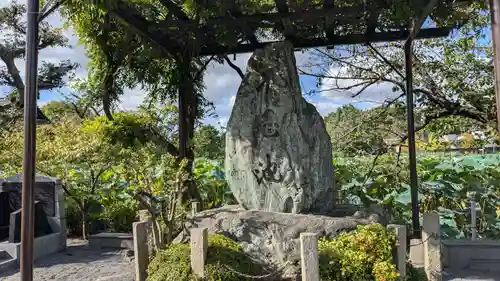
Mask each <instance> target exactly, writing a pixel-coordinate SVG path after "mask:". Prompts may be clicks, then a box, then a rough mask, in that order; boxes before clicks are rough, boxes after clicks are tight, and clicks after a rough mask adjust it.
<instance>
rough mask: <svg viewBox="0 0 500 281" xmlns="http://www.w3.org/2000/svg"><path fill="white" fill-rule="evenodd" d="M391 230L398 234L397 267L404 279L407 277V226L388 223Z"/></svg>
mask: <svg viewBox="0 0 500 281" xmlns="http://www.w3.org/2000/svg"><path fill="white" fill-rule="evenodd" d="M387 228H388V229H389V230H392V231H394V233H395V234H396V248H397V250H396V268H397V269H398V272H399V275H400V276H401V278H402V279H404V278H405V277H406V226H404V225H395V224H391V225H388V226H387Z"/></svg>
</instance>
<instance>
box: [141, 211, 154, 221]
mask: <svg viewBox="0 0 500 281" xmlns="http://www.w3.org/2000/svg"><path fill="white" fill-rule="evenodd" d="M150 220H151V214H149V211H148V210H144V209H142V210H139V221H150Z"/></svg>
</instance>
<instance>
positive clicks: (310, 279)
mask: <svg viewBox="0 0 500 281" xmlns="http://www.w3.org/2000/svg"><path fill="white" fill-rule="evenodd" d="M193 207H194V208H196V209H197V207H198V205H196V206H195V205H193ZM195 211H196V210H195ZM149 227H150V221H148V220H146V219H144V220H143V221H140V222H135V223H134V224H133V235H134V255H135V265H136V281H145V280H146V277H147V271H146V270H147V266H148V262H149V247H148V229H149ZM424 227H425V221H424ZM388 229H389V230H390V231H393V232H394V233H395V234H396V237H397V242H396V245H395V249H394V263H395V265H396V268H397V269H398V272H399V273H400V275H401V277H403V278H405V276H406V248H407V243H406V227H405V226H402V225H389V226H388ZM190 232H191V233H190V235H191V239H190V240H191V269H192V270H193V273H194V274H196V275H197V276H199V277H201V278H203V277H205V264H206V259H207V249H208V229H207V228H193V229H191V230H190ZM318 238H319V235H318V234H317V233H301V234H300V256H301V272H302V281H319V280H320V276H319V253H318ZM427 242H431V240H427ZM427 242H425V243H423V245H425V244H426V243H427ZM427 248H429V249H430V247H427Z"/></svg>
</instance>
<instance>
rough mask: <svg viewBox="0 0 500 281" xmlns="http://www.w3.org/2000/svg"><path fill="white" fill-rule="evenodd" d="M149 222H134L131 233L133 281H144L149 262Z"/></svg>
mask: <svg viewBox="0 0 500 281" xmlns="http://www.w3.org/2000/svg"><path fill="white" fill-rule="evenodd" d="M149 224H150V222H149V221H141V222H134V223H133V224H132V233H133V235H134V256H135V280H136V281H145V280H146V278H147V269H148V262H149V247H148V228H149Z"/></svg>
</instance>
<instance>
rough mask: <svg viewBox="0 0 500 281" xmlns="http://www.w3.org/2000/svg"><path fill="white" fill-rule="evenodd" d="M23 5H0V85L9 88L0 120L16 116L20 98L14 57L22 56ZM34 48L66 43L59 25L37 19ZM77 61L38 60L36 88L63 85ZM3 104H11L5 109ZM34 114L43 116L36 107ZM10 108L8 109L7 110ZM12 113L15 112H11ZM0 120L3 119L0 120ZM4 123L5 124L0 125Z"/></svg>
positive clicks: (17, 115)
mask: <svg viewBox="0 0 500 281" xmlns="http://www.w3.org/2000/svg"><path fill="white" fill-rule="evenodd" d="M25 14H26V7H25V5H23V4H18V3H17V2H16V1H14V2H13V3H12V4H11V5H9V6H6V7H1V8H0V29H1V30H2V35H3V36H2V38H1V39H0V86H7V87H10V88H11V89H12V93H11V95H10V101H11V103H9V104H4V105H3V106H1V108H0V111H1V112H4V113H5V114H7V115H9V114H10V115H9V116H10V118H7V117H5V118H4V116H2V120H3V121H5V120H7V119H14V120H15V119H19V118H20V116H21V114H22V110H21V109H22V107H23V102H24V87H25V85H24V82H23V79H22V77H21V73H20V71H19V68H18V67H17V65H16V63H15V60H17V59H24V57H25V51H26V48H25V45H26V41H25V38H26V21H25V19H24V16H25ZM39 38H40V39H39V42H38V49H39V50H43V49H46V48H57V47H69V46H68V44H67V43H68V41H67V39H66V37H65V36H64V35H63V29H62V28H53V27H51V26H50V25H49V24H48V23H47V22H43V21H42V22H41V23H40V27H39ZM77 66H78V65H77V64H75V63H72V62H71V61H69V60H63V61H60V62H56V63H54V62H42V63H41V65H40V66H39V69H38V87H39V90H53V89H56V88H60V87H63V86H65V81H64V77H65V76H67V75H68V74H70V73H71V72H72V71H73V70H74V69H76V67H77ZM7 107H11V109H8V108H7ZM38 111H39V113H38V117H39V118H42V119H46V117H45V116H44V115H43V113H42V112H41V111H40V110H38ZM9 112H10V113H9ZM12 114H14V115H15V116H13V115H12ZM2 123H3V122H2ZM2 127H5V124H3V125H2Z"/></svg>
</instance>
